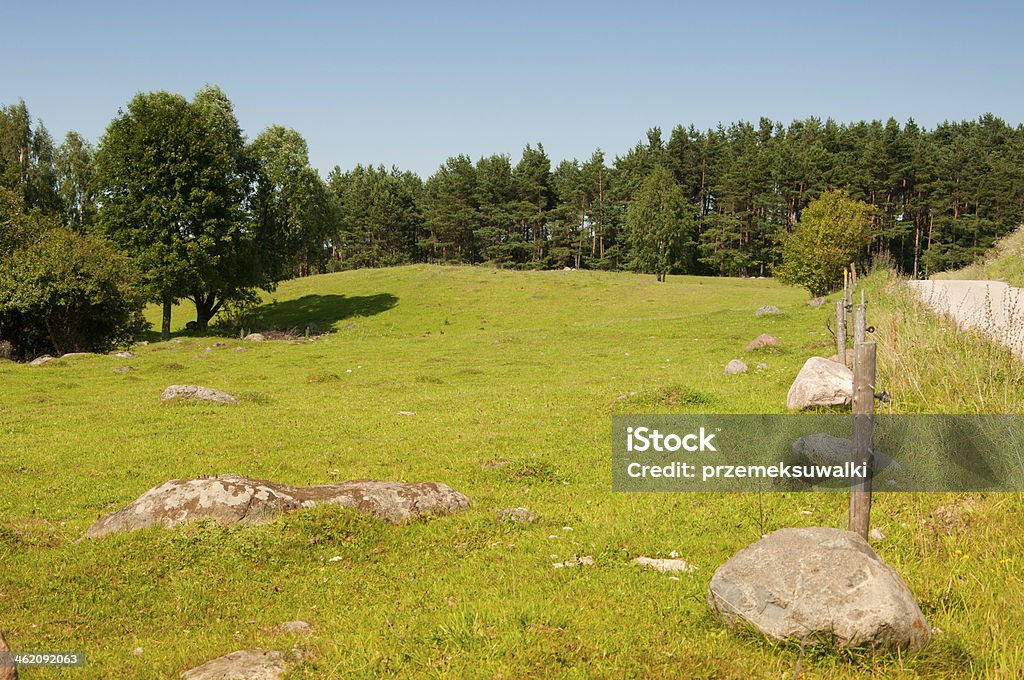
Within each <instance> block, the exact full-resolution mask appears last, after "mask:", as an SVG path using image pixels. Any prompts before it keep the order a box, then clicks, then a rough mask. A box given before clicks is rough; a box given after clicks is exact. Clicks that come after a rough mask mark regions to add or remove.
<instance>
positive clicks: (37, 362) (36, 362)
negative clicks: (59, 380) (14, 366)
mask: <svg viewBox="0 0 1024 680" xmlns="http://www.w3.org/2000/svg"><path fill="white" fill-rule="evenodd" d="M56 360H57V357H51V356H50V355H49V354H44V355H43V356H41V357H36V358H35V359H33V360H32V361H30V362H29V364H28V365H29V366H45V365H46V364H49V363H53V362H54V361H56Z"/></svg>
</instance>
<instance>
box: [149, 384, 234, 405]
mask: <svg viewBox="0 0 1024 680" xmlns="http://www.w3.org/2000/svg"><path fill="white" fill-rule="evenodd" d="M172 399H184V400H198V401H211V402H214V403H216V404H237V403H238V398H237V397H233V396H231V395H230V394H228V393H227V392H221V391H220V390H215V389H211V388H209V387H200V386H199V385H171V386H170V387H168V388H167V389H165V390H164V391H163V392H161V393H160V400H161V401H171V400H172Z"/></svg>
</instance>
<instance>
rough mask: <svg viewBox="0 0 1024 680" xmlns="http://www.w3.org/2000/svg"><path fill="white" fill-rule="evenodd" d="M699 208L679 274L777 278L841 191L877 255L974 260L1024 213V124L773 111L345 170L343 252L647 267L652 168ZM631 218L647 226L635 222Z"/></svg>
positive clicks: (337, 187) (913, 263) (341, 255)
mask: <svg viewBox="0 0 1024 680" xmlns="http://www.w3.org/2000/svg"><path fill="white" fill-rule="evenodd" d="M659 168H660V169H664V170H667V171H669V172H670V173H671V175H672V177H673V179H674V181H675V183H676V185H677V186H678V187H679V188H680V189H681V191H682V195H683V197H684V200H685V201H686V203H687V205H688V210H687V219H685V220H684V223H682V224H680V225H679V228H680V229H681V230H682V231H683V232H684V234H683V239H682V244H683V245H682V247H681V248H680V249H679V250H678V251H677V252H676V253H675V255H674V257H673V261H672V263H671V268H670V269H671V271H672V272H674V273H701V274H723V275H765V274H768V273H770V272H771V270H772V268H773V266H774V265H776V264H777V263H778V262H779V258H780V255H781V245H782V241H783V239H784V238H785V235H786V234H787V233H789V232H791V231H792V229H793V227H794V226H795V225H796V223H797V221H798V220H799V219H800V215H801V213H802V211H803V210H804V208H806V207H807V205H808V204H809V203H810V202H811V201H813V200H814V199H815V198H817V197H818V196H820V195H821V194H822V193H823V192H824V191H826V190H828V189H829V188H841V189H845V190H847V191H848V193H849V194H850V196H851V197H852V198H854V199H857V200H861V201H864V202H865V203H867V204H868V205H869V206H871V207H872V212H871V234H872V238H871V242H870V245H869V246H868V250H867V252H865V255H872V254H876V253H877V254H882V253H888V254H889V255H890V256H891V258H892V260H893V261H894V262H895V264H896V265H897V266H898V267H899V268H900V269H901V270H902V271H904V272H907V273H910V274H913V275H916V276H920V275H925V274H927V273H929V272H935V271H940V270H944V269H948V268H954V267H959V266H962V265H964V264H967V263H969V262H971V261H972V260H973V259H975V258H976V257H978V256H979V255H980V254H981V253H983V252H984V251H985V250H987V249H988V248H989V247H991V245H992V243H993V242H994V241H995V240H996V239H997V238H999V237H1000V236H1002V235H1004V234H1006V233H1007V232H1008V231H1011V230H1013V229H1015V228H1016V227H1017V226H1018V225H1020V224H1021V222H1022V221H1024V127H1022V126H1018V127H1016V128H1014V127H1010V126H1008V125H1007V124H1006V123H1004V122H1003V121H1002V120H1000V119H999V118H996V117H994V116H992V115H985V116H982V117H981V118H979V119H978V120H977V121H967V122H946V123H942V124H940V125H938V126H936V127H935V128H934V129H933V130H924V129H922V128H920V127H919V126H918V125H917V124H915V123H914V122H913V121H909V122H908V123H907V124H905V125H903V126H900V125H899V123H897V122H896V121H895V120H893V119H890V120H889V121H888V122H885V123H882V122H880V121H872V122H870V123H868V122H859V123H854V124H839V123H836V122H835V121H832V120H828V121H825V122H824V123H823V122H821V121H820V120H818V119H816V118H809V119H807V120H802V121H795V122H793V123H791V124H790V125H789V126H788V127H787V126H783V125H782V124H780V123H773V122H771V121H769V120H767V119H762V120H761V121H760V123H759V124H758V125H756V126H755V125H752V124H750V123H746V122H740V123H735V124H732V125H730V126H728V127H725V126H721V125H720V126H718V127H717V128H714V129H710V130H703V131H702V130H698V129H696V128H695V127H693V126H691V127H689V128H684V127H682V126H680V127H676V128H675V129H674V130H673V131H672V133H671V135H670V136H669V138H668V140H667V141H666V140H665V139H664V138H663V136H662V133H661V131H660V130H659V129H658V128H653V129H651V130H650V131H649V132H648V133H647V140H646V142H644V143H639V144H637V145H636V146H635V147H634V148H633V149H630V150H629V151H628V152H626V153H625V154H623V155H621V156H617V157H616V158H615V160H614V162H613V163H610V164H609V163H607V162H606V158H605V155H604V154H603V153H602V152H601V151H596V152H595V153H594V154H593V155H592V156H591V158H590V159H588V160H586V161H585V162H579V161H576V160H567V161H563V162H561V163H560V164H558V165H557V166H555V167H553V168H552V164H551V162H550V160H549V158H548V156H547V155H546V154H545V152H544V149H543V147H542V146H540V145H537V146H536V147H533V146H527V147H526V149H524V151H523V153H522V157H521V158H520V159H519V161H518V162H517V163H516V164H514V165H513V164H512V162H511V159H510V158H509V157H508V156H506V155H493V156H489V157H485V158H481V159H479V160H478V161H477V162H476V163H473V162H472V160H471V159H470V158H468V157H467V156H465V155H460V156H454V157H452V158H449V159H448V160H447V161H446V162H445V163H444V164H443V165H442V166H441V167H440V169H439V170H438V171H437V172H436V173H435V174H434V175H433V176H431V177H430V178H429V179H427V181H426V182H424V183H422V185H421V183H420V182H419V180H418V178H417V177H416V176H415V175H413V174H411V173H408V172H401V171H398V170H391V171H388V170H386V169H384V168H382V167H377V168H374V167H368V168H367V167H357V168H356V169H355V170H352V171H349V172H344V173H343V172H341V171H340V170H339V169H337V168H336V169H335V170H334V172H332V173H331V175H330V178H329V181H328V183H329V186H330V189H331V193H332V194H333V195H334V196H335V197H336V198H337V199H338V205H339V207H340V211H339V215H340V217H339V223H338V224H339V229H337V231H336V238H335V239H334V240H333V251H332V252H333V254H334V256H335V257H336V258H337V261H338V263H339V264H340V265H341V266H344V267H357V266H379V265H383V264H391V263H400V262H413V261H442V262H467V263H479V262H491V263H495V264H498V265H502V266H519V267H555V268H561V267H565V266H570V267H587V268H602V269H620V268H640V269H644V268H645V267H644V265H643V263H644V262H645V258H644V257H642V256H641V253H639V252H637V249H636V246H637V244H638V243H639V242H640V239H639V238H637V236H636V235H635V234H633V233H632V232H633V230H635V229H636V227H637V225H635V224H633V223H631V221H630V219H629V212H630V206H631V205H632V204H633V203H634V201H635V199H636V198H637V197H638V196H639V195H640V193H641V192H642V190H643V186H644V182H645V180H646V179H648V178H649V177H650V175H651V174H652V173H653V172H654V171H655V170H656V169H659ZM633 222H635V220H634V221H633Z"/></svg>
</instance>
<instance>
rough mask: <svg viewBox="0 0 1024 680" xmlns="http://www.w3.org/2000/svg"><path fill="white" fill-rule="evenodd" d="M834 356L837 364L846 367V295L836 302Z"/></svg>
mask: <svg viewBox="0 0 1024 680" xmlns="http://www.w3.org/2000/svg"><path fill="white" fill-rule="evenodd" d="M836 354H837V355H838V358H839V363H841V364H842V365H843V366H846V365H847V364H846V293H845V292H844V293H843V299H842V300H837V301H836Z"/></svg>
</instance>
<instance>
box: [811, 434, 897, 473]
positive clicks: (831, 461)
mask: <svg viewBox="0 0 1024 680" xmlns="http://www.w3.org/2000/svg"><path fill="white" fill-rule="evenodd" d="M872 453H873V454H874V465H873V467H872V469H873V471H874V472H875V473H879V472H881V471H883V470H889V471H890V472H895V471H897V470H899V469H900V466H899V463H897V462H896V461H894V460H893V459H892V458H890V457H889V456H887V455H885V454H884V453H882V452H881V451H872ZM793 455H795V456H796V457H797V458H798V459H800V460H801V461H802V462H806V463H810V464H811V465H843V464H844V463H846V462H848V461H852V460H853V441H852V440H850V439H845V438H843V437H833V436H832V435H830V434H825V433H824V432H819V433H817V434H809V435H805V436H803V437H800V438H799V439H797V440H796V441H795V442H793Z"/></svg>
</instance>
